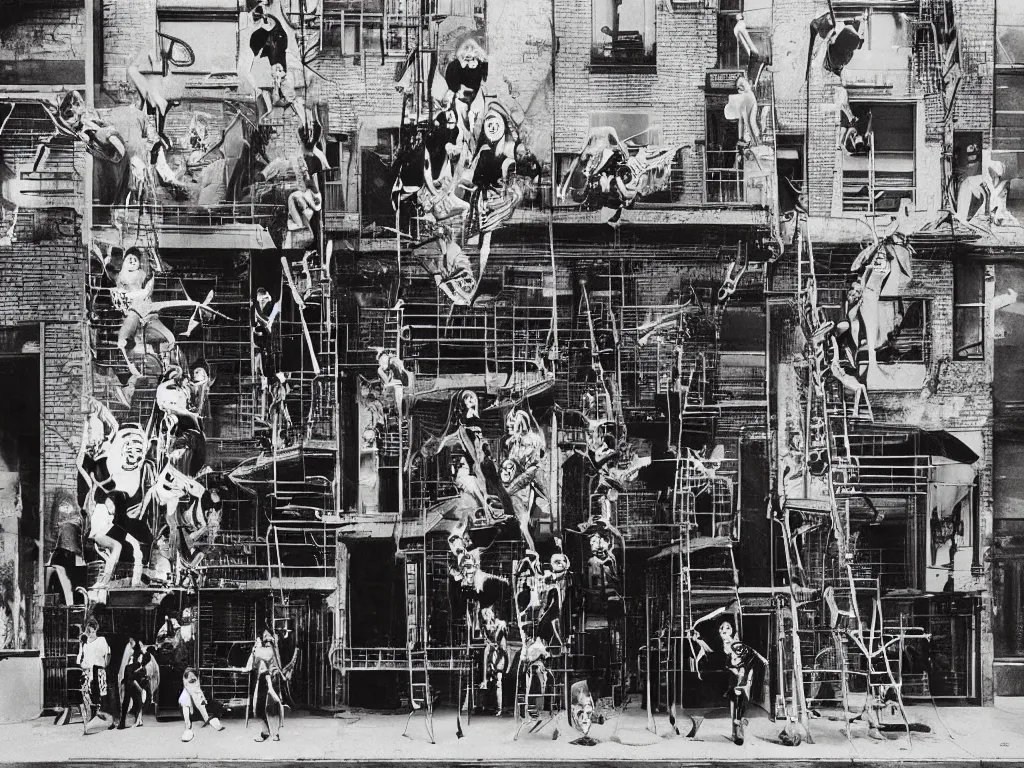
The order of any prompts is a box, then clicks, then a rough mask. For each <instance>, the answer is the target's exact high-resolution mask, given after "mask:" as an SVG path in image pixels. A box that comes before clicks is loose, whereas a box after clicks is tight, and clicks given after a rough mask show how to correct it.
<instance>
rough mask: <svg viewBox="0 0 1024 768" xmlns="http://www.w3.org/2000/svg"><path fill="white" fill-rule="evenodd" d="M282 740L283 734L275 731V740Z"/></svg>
mask: <svg viewBox="0 0 1024 768" xmlns="http://www.w3.org/2000/svg"><path fill="white" fill-rule="evenodd" d="M280 740H281V734H279V733H275V734H274V741H280Z"/></svg>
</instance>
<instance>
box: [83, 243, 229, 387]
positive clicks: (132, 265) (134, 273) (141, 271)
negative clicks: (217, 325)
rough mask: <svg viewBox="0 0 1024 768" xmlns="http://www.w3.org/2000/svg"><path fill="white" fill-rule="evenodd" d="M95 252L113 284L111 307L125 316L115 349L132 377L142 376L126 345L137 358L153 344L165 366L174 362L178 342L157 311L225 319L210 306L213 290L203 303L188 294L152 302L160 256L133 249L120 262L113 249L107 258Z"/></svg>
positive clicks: (160, 267)
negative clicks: (186, 310) (178, 310)
mask: <svg viewBox="0 0 1024 768" xmlns="http://www.w3.org/2000/svg"><path fill="white" fill-rule="evenodd" d="M94 247H95V246H94ZM94 253H96V255H97V257H98V258H99V259H100V261H101V262H102V264H103V269H104V271H105V272H106V274H107V276H108V277H109V278H110V280H111V281H112V282H113V283H114V287H113V288H111V289H110V296H111V301H112V303H113V305H114V307H115V308H116V309H118V310H119V311H121V312H122V313H123V314H124V320H123V321H122V323H121V327H120V329H119V330H118V332H117V348H118V349H119V350H120V351H121V354H122V356H123V357H124V360H125V363H126V364H127V365H128V370H129V371H131V373H132V374H133V375H134V376H141V375H142V373H141V371H139V369H138V368H137V367H136V366H135V364H134V363H133V362H132V358H131V357H130V356H129V345H130V347H131V350H132V351H133V352H134V354H135V355H136V356H139V355H144V354H145V346H146V344H147V343H152V344H153V345H154V348H155V350H156V352H157V354H158V355H159V356H160V358H161V361H162V362H163V364H164V365H170V364H171V362H172V360H173V359H174V358H173V355H174V354H175V352H176V351H177V341H176V340H175V338H174V334H173V333H171V330H170V329H169V328H168V327H167V326H166V325H164V323H163V321H162V320H161V319H160V312H162V311H164V310H167V309H176V308H189V309H192V310H194V315H195V313H200V312H205V313H208V314H211V315H217V316H218V317H222V318H224V319H228V318H227V317H226V316H225V315H224V314H222V313H220V312H218V311H217V310H215V309H213V308H212V307H211V306H210V302H211V301H212V300H213V292H212V291H211V292H210V293H209V294H208V295H207V297H206V299H205V300H204V301H203V302H198V301H194V300H193V299H191V298H188V294H187V293H186V294H185V296H186V298H185V299H184V300H180V301H153V290H154V288H155V287H156V273H157V272H159V271H161V269H162V265H161V263H160V260H159V257H158V256H157V255H156V254H155V253H152V252H149V251H147V252H145V253H144V252H143V251H142V250H141V249H139V248H135V247H132V248H128V249H127V250H126V251H125V252H124V255H123V256H122V257H121V258H120V259H117V258H116V257H115V256H114V254H113V250H111V252H110V253H107V254H106V255H102V254H100V253H98V252H94ZM140 341H141V345H140V343H139V342H140Z"/></svg>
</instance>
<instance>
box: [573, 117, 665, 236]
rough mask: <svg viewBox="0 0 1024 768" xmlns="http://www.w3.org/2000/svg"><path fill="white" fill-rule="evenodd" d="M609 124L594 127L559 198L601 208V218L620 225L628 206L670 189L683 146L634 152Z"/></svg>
mask: <svg viewBox="0 0 1024 768" xmlns="http://www.w3.org/2000/svg"><path fill="white" fill-rule="evenodd" d="M634 138H636V137H635V136H629V137H627V138H626V139H624V140H620V139H619V135H618V133H617V132H616V130H615V129H614V128H612V127H609V126H603V127H599V128H591V130H590V135H589V136H588V137H587V141H586V143H585V144H584V145H583V148H582V149H581V150H580V153H579V154H578V155H577V156H576V158H575V159H574V160H573V162H572V165H570V166H569V170H568V172H567V173H566V176H565V179H564V180H563V181H562V183H561V185H560V186H559V188H558V199H559V201H563V202H564V201H565V200H566V199H570V198H571V199H572V201H573V202H576V203H579V204H580V205H582V206H584V207H585V208H587V209H588V210H597V209H602V220H603V221H604V222H605V223H608V224H611V225H613V226H615V225H617V224H618V222H619V219H620V218H621V216H622V211H623V209H625V208H630V207H632V206H633V204H634V203H636V201H637V200H638V199H640V198H642V197H645V196H647V195H651V194H654V193H656V192H661V191H663V190H665V189H667V188H668V185H669V182H670V177H671V168H672V161H673V159H674V158H675V156H676V154H677V153H678V152H679V151H680V150H681V149H683V146H682V145H672V146H654V145H648V146H642V147H640V148H639V149H638V150H637V152H636V154H635V155H634V154H632V153H631V151H630V148H629V146H628V145H627V144H626V142H627V141H629V140H630V139H634Z"/></svg>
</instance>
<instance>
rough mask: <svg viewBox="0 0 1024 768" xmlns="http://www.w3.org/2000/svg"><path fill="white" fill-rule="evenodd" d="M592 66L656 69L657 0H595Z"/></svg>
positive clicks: (593, 6)
mask: <svg viewBox="0 0 1024 768" xmlns="http://www.w3.org/2000/svg"><path fill="white" fill-rule="evenodd" d="M592 3H593V5H592V9H591V10H592V23H591V27H592V35H591V47H590V64H591V68H592V69H594V70H595V71H599V70H600V69H604V68H609V69H612V68H632V69H638V68H639V69H653V68H654V65H655V63H656V57H655V48H656V41H655V32H654V25H655V16H656V15H657V12H656V7H655V0H592Z"/></svg>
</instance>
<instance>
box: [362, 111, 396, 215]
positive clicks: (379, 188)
mask: <svg viewBox="0 0 1024 768" xmlns="http://www.w3.org/2000/svg"><path fill="white" fill-rule="evenodd" d="M371 141H372V139H371ZM398 143H399V130H398V128H380V129H378V130H377V132H376V143H374V144H371V145H366V144H363V145H362V146H360V147H359V155H360V157H359V160H360V165H361V168H360V177H361V179H362V189H361V190H360V196H361V211H362V218H363V226H364V227H366V226H368V225H370V224H371V223H376V225H377V226H383V227H394V226H395V211H394V208H393V207H392V204H391V184H392V182H393V180H394V172H393V171H392V165H393V164H394V162H395V157H396V156H397V154H398Z"/></svg>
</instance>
